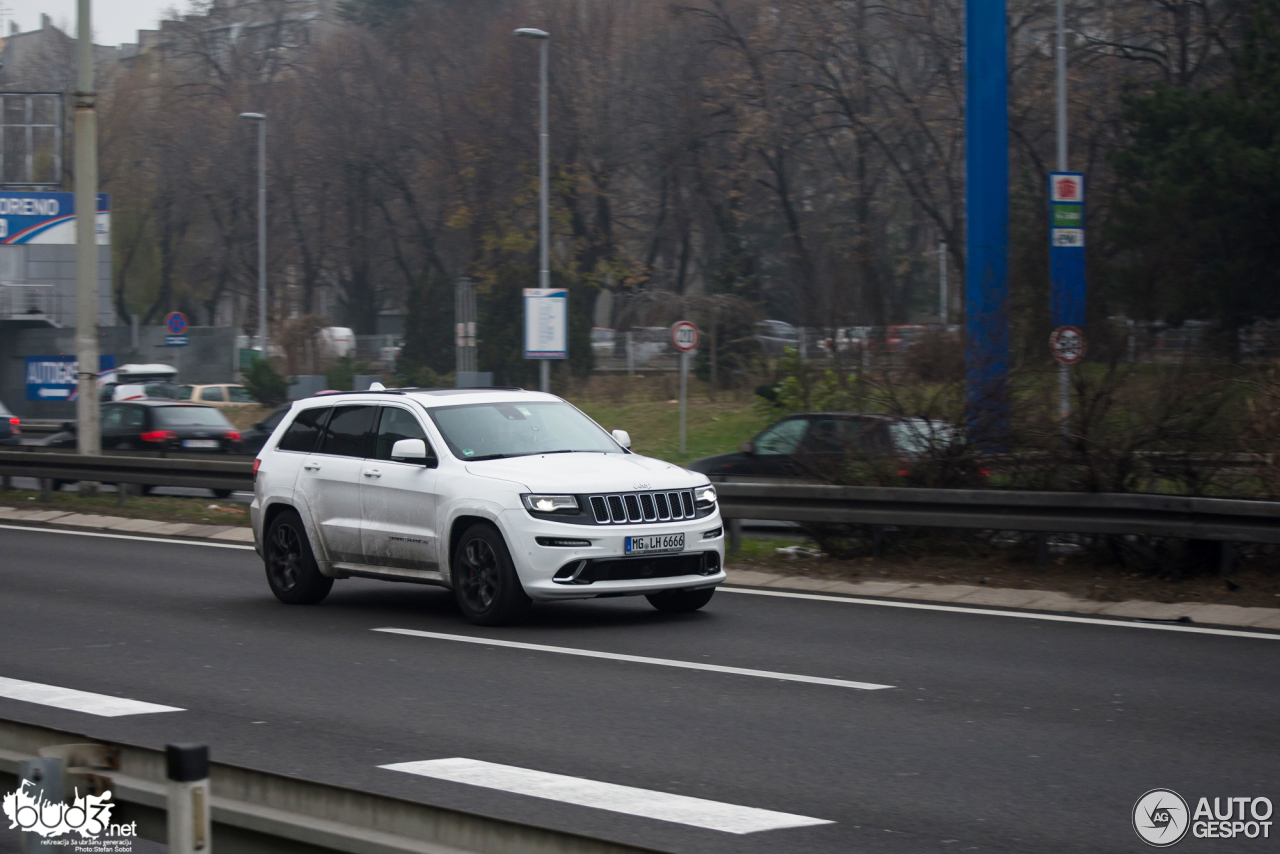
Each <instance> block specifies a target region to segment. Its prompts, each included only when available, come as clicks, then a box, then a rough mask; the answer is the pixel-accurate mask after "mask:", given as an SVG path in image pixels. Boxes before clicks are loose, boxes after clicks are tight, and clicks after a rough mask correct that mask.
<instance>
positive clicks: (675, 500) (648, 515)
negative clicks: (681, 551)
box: [588, 489, 698, 525]
mask: <svg viewBox="0 0 1280 854" xmlns="http://www.w3.org/2000/svg"><path fill="white" fill-rule="evenodd" d="M588 502H589V503H590V504H591V515H592V517H593V518H594V519H595V521H596V524H597V525H618V524H622V523H630V524H635V523H637V522H678V521H680V520H681V519H694V518H696V517H697V515H698V514H697V512H696V510H695V508H694V504H693V491H692V490H689V489H683V490H680V491H679V492H623V493H619V494H617V495H592V496H589V497H588Z"/></svg>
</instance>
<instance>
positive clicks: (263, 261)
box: [240, 113, 267, 359]
mask: <svg viewBox="0 0 1280 854" xmlns="http://www.w3.org/2000/svg"><path fill="white" fill-rule="evenodd" d="M240 118H242V119H249V120H250V121H255V122H257V123H258V349H259V350H260V351H261V352H262V358H264V359H265V358H266V357H267V117H266V116H265V115H263V114H262V113H241V114H240Z"/></svg>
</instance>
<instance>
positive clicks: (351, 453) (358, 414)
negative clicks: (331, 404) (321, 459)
mask: <svg viewBox="0 0 1280 854" xmlns="http://www.w3.org/2000/svg"><path fill="white" fill-rule="evenodd" d="M377 414H378V407H376V406H338V407H335V408H334V410H333V417H332V418H330V419H329V426H328V427H326V428H325V431H324V441H323V442H322V443H321V445H320V453H322V454H332V455H333V456H335V457H367V456H369V451H370V450H371V448H370V447H369V446H370V444H371V440H372V438H373V417H374V416H375V415H377Z"/></svg>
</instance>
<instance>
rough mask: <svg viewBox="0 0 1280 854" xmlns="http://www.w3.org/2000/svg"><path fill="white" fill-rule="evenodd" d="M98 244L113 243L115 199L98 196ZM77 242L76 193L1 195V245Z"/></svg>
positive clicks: (0, 193) (101, 194)
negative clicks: (112, 225)
mask: <svg viewBox="0 0 1280 854" xmlns="http://www.w3.org/2000/svg"><path fill="white" fill-rule="evenodd" d="M97 226H98V229H97V243H98V245H99V246H106V245H110V243H111V236H110V232H111V197H110V196H109V195H107V194H106V193H99V194H98V216H97ZM75 242H76V196H75V193H6V192H0V243H36V244H39V243H58V244H63V245H67V244H73V243H75Z"/></svg>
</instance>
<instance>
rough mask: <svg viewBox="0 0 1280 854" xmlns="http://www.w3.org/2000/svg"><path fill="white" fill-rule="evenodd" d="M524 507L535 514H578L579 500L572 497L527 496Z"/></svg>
mask: <svg viewBox="0 0 1280 854" xmlns="http://www.w3.org/2000/svg"><path fill="white" fill-rule="evenodd" d="M523 498H524V506H525V507H528V508H529V509H530V510H531V511H533V512H534V513H576V512H577V511H578V499H577V498H575V497H574V496H572V495H525V496H523Z"/></svg>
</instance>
